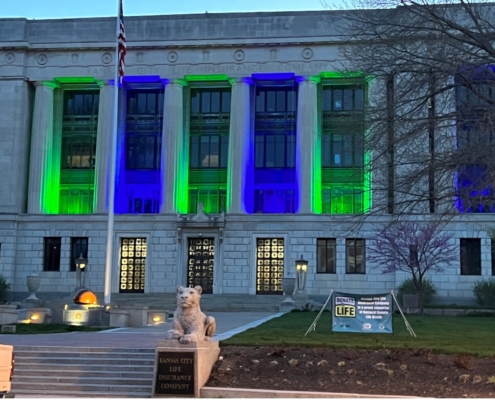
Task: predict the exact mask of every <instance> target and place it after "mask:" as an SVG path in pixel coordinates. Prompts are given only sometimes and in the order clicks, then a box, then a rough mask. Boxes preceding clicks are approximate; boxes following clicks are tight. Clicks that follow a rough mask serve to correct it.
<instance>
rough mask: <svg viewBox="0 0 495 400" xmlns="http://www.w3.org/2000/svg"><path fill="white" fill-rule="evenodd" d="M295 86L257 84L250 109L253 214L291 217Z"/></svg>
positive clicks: (292, 82)
mask: <svg viewBox="0 0 495 400" xmlns="http://www.w3.org/2000/svg"><path fill="white" fill-rule="evenodd" d="M296 124H297V84H296V82H295V81H294V80H288V81H278V82H277V81H274V82H268V81H267V82H264V81H260V82H257V83H256V85H255V107H254V125H255V128H254V167H255V168H254V169H255V171H254V186H255V187H254V203H253V205H254V207H253V211H254V212H255V213H294V212H295V199H296V197H297V193H296V185H295V166H296Z"/></svg>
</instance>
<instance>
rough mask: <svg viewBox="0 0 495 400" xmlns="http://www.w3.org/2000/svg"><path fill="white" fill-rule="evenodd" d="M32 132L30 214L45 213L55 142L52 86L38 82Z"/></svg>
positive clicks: (28, 210) (29, 190)
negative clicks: (53, 141) (53, 143)
mask: <svg viewBox="0 0 495 400" xmlns="http://www.w3.org/2000/svg"><path fill="white" fill-rule="evenodd" d="M35 85H36V94H35V99H34V112H33V124H32V129H31V154H30V157H29V161H30V163H29V186H28V209H27V212H28V214H41V213H44V212H46V210H45V199H44V197H45V196H47V195H48V192H49V189H50V188H49V185H50V183H49V179H48V178H49V176H48V172H49V169H50V168H51V164H50V163H51V152H52V151H51V150H52V149H51V146H52V139H53V91H54V89H55V88H56V87H57V86H56V85H55V84H54V83H53V82H37V83H36V84H35Z"/></svg>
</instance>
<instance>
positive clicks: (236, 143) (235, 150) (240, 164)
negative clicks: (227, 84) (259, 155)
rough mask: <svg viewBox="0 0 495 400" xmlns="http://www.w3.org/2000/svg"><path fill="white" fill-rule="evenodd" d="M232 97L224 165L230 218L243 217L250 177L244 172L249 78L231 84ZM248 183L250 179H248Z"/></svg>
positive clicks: (248, 133) (248, 135)
mask: <svg viewBox="0 0 495 400" xmlns="http://www.w3.org/2000/svg"><path fill="white" fill-rule="evenodd" d="M231 83H232V96H231V103H230V133H229V162H228V171H227V174H228V175H227V176H228V178H227V179H228V190H229V191H230V193H227V197H228V198H230V202H228V210H227V212H228V213H230V214H242V213H246V207H245V204H244V196H245V190H246V188H247V187H251V186H252V184H251V185H249V182H248V179H249V177H252V173H249V172H248V171H247V169H248V162H249V157H250V149H251V147H252V146H251V144H250V138H251V104H250V103H251V102H250V100H251V96H250V84H251V83H252V80H251V79H249V78H240V79H235V80H234V79H233V80H231ZM251 179H252V178H251Z"/></svg>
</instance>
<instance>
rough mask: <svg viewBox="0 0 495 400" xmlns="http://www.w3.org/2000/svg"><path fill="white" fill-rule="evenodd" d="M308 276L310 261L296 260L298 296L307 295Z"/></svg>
mask: <svg viewBox="0 0 495 400" xmlns="http://www.w3.org/2000/svg"><path fill="white" fill-rule="evenodd" d="M307 275H308V261H306V260H304V259H303V258H302V254H301V258H300V259H299V260H296V280H297V290H296V294H301V295H305V294H306V276H307Z"/></svg>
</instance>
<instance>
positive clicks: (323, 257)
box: [316, 239, 337, 274]
mask: <svg viewBox="0 0 495 400" xmlns="http://www.w3.org/2000/svg"><path fill="white" fill-rule="evenodd" d="M336 242H337V241H336V239H317V241H316V250H317V256H318V260H317V265H316V272H318V273H323V274H335V272H336V269H335V261H336V260H335V258H336V254H337V251H336V248H337V244H336Z"/></svg>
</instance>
